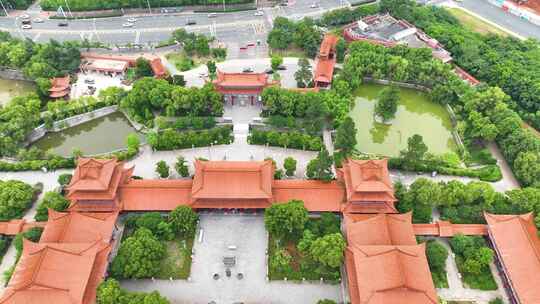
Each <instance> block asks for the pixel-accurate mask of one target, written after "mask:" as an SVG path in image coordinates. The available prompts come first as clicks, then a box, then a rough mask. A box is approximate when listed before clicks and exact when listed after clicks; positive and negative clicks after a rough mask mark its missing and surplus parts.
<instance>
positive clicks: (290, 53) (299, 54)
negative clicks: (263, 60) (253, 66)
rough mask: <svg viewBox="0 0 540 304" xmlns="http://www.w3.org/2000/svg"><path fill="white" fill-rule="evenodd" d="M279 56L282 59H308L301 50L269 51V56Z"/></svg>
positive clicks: (292, 48)
mask: <svg viewBox="0 0 540 304" xmlns="http://www.w3.org/2000/svg"><path fill="white" fill-rule="evenodd" d="M274 54H276V55H279V56H281V57H298V58H304V57H306V54H305V53H304V51H303V50H302V49H300V48H296V47H290V48H287V49H285V50H278V49H269V50H268V55H269V56H272V55H274Z"/></svg>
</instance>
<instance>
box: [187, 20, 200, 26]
mask: <svg viewBox="0 0 540 304" xmlns="http://www.w3.org/2000/svg"><path fill="white" fill-rule="evenodd" d="M195 24H197V21H195V20H188V21H187V22H186V25H195Z"/></svg>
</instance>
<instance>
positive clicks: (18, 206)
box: [0, 180, 34, 222]
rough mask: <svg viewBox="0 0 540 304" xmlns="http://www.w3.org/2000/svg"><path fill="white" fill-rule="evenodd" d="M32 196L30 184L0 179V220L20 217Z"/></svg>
mask: <svg viewBox="0 0 540 304" xmlns="http://www.w3.org/2000/svg"><path fill="white" fill-rule="evenodd" d="M33 198H34V189H33V188H32V186H30V185H28V184H26V183H24V182H21V181H18V180H6V181H3V180H0V221H4V222H5V221H9V220H11V219H15V218H21V217H22V215H23V213H24V211H25V210H26V209H28V208H29V207H30V206H31V205H32V201H33Z"/></svg>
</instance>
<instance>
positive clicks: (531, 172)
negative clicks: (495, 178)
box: [514, 151, 540, 187]
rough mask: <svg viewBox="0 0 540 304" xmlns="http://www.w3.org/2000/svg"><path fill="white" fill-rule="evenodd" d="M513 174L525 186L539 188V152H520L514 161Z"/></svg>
mask: <svg viewBox="0 0 540 304" xmlns="http://www.w3.org/2000/svg"><path fill="white" fill-rule="evenodd" d="M514 173H515V174H516V177H517V178H518V179H519V180H520V181H521V182H522V183H523V184H525V185H526V186H533V187H537V186H540V152H530V151H527V152H520V153H519V154H518V156H517V158H516V160H515V161H514Z"/></svg>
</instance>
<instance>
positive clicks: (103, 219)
mask: <svg viewBox="0 0 540 304" xmlns="http://www.w3.org/2000/svg"><path fill="white" fill-rule="evenodd" d="M117 218H118V212H111V213H89V212H85V213H79V212H57V211H54V210H52V209H49V220H48V221H47V225H46V226H45V229H44V230H43V234H42V235H41V239H40V242H41V243H88V242H95V241H96V240H103V241H106V242H108V241H109V240H110V239H111V237H112V234H113V230H114V226H115V223H116V219H117Z"/></svg>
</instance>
